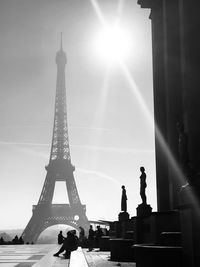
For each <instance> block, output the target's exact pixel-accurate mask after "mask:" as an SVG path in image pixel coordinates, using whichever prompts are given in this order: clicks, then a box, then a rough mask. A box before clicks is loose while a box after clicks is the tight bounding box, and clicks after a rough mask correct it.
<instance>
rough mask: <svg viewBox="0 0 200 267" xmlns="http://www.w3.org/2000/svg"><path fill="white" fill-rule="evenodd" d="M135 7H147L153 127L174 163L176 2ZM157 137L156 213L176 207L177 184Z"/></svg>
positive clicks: (178, 117) (178, 107)
mask: <svg viewBox="0 0 200 267" xmlns="http://www.w3.org/2000/svg"><path fill="white" fill-rule="evenodd" d="M138 4H140V5H141V7H143V8H151V15H150V18H151V20H152V48H153V83H154V84H153V88H154V89H153V93H154V117H155V126H156V127H157V128H158V130H159V132H160V133H161V135H162V137H163V140H164V141H165V142H166V144H167V146H168V147H169V149H170V151H171V153H172V155H173V157H174V158H175V159H176V160H177V159H178V155H177V154H178V153H177V151H178V135H177V129H176V123H177V122H178V121H182V93H181V86H182V79H181V70H182V69H181V48H180V23H179V5H178V0H168V1H166V0H151V1H149V0H148V1H147V0H139V1H138ZM156 127H155V128H156ZM160 133H159V134H160ZM159 134H158V132H157V131H155V149H156V178H157V202H158V210H159V211H166V210H170V209H173V208H175V207H177V204H178V199H177V195H178V194H177V193H178V188H179V186H180V185H181V183H180V181H178V180H177V177H176V173H175V171H174V169H173V168H172V167H171V164H170V162H169V155H167V154H166V149H164V147H163V143H162V140H161V139H160V137H159Z"/></svg>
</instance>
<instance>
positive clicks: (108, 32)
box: [95, 26, 131, 63]
mask: <svg viewBox="0 0 200 267" xmlns="http://www.w3.org/2000/svg"><path fill="white" fill-rule="evenodd" d="M130 46H131V38H130V33H129V32H128V30H126V29H125V28H122V27H119V26H106V27H105V28H103V29H102V30H101V31H100V32H99V33H98V35H97V36H96V40H95V47H96V53H97V55H98V56H99V57H100V59H103V60H106V61H107V62H109V63H110V62H116V61H122V60H125V59H126V58H127V56H128V54H129V52H130Z"/></svg>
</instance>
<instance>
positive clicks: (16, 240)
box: [12, 235, 19, 245]
mask: <svg viewBox="0 0 200 267" xmlns="http://www.w3.org/2000/svg"><path fill="white" fill-rule="evenodd" d="M12 243H13V244H14V245H16V244H18V243H19V238H18V236H17V235H16V236H15V237H14V238H13V240H12Z"/></svg>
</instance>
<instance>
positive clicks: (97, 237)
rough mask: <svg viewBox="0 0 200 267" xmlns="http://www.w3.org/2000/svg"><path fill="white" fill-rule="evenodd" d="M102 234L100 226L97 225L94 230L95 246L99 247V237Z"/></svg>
mask: <svg viewBox="0 0 200 267" xmlns="http://www.w3.org/2000/svg"><path fill="white" fill-rule="evenodd" d="M102 235H103V231H102V229H101V227H100V226H99V225H98V226H97V230H96V231H95V245H96V247H97V248H99V244H100V239H101V237H102Z"/></svg>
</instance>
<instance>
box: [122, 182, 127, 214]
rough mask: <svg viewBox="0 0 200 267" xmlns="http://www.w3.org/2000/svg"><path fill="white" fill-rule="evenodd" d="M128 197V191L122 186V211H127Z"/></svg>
mask: <svg viewBox="0 0 200 267" xmlns="http://www.w3.org/2000/svg"><path fill="white" fill-rule="evenodd" d="M126 201H127V196H126V189H125V186H124V185H122V199H121V211H124V212H126V211H127V203H126Z"/></svg>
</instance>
